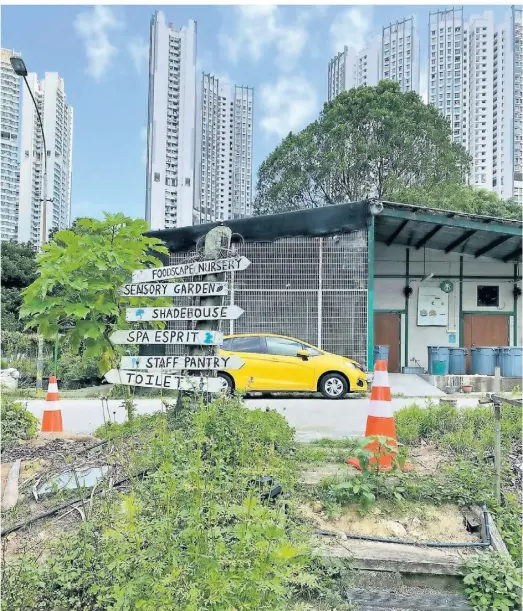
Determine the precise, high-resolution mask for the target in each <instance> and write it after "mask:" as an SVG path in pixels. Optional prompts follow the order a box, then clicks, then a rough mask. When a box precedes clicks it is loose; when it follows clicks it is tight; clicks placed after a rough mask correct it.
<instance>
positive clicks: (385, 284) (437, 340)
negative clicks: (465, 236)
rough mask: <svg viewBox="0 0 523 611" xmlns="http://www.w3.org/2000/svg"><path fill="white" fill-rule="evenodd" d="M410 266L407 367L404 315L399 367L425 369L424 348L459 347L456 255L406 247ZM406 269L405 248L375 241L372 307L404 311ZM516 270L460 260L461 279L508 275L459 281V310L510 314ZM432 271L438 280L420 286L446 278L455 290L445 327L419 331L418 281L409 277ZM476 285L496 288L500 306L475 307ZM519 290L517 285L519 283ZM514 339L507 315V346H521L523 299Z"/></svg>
mask: <svg viewBox="0 0 523 611" xmlns="http://www.w3.org/2000/svg"><path fill="white" fill-rule="evenodd" d="M409 255H410V262H409V274H410V276H411V280H410V286H411V287H412V289H413V293H412V295H411V297H410V299H409V304H408V309H409V313H408V319H409V320H408V340H409V345H408V357H409V361H410V362H409V363H405V344H404V341H405V339H404V335H405V329H404V326H405V317H404V316H403V315H402V332H401V335H402V338H401V352H402V354H401V365H402V366H405V365H410V366H412V365H414V364H415V363H414V361H412V359H416V361H417V362H418V363H419V364H420V365H421V366H422V367H425V368H426V367H427V364H428V363H427V361H428V357H427V346H449V347H459V346H460V343H461V338H460V336H459V330H460V329H459V327H460V325H459V278H452V277H451V276H459V267H460V265H459V254H458V253H449V254H448V255H447V254H445V253H444V252H442V251H438V250H432V249H428V248H427V249H420V250H415V249H414V248H410V249H409ZM405 271H406V247H405V246H398V245H392V246H386V245H385V244H382V243H376V246H375V280H374V309H375V310H388V311H390V310H397V311H404V310H405V296H404V294H403V288H404V287H405V284H406V282H405ZM513 272H514V265H513V263H503V262H501V261H497V260H494V259H489V258H487V257H480V258H478V259H475V258H474V257H472V256H469V255H464V256H463V275H464V276H508V277H509V278H507V279H504V280H498V281H496V280H481V279H479V280H476V279H464V280H463V303H462V310H463V311H465V312H467V311H469V312H482V311H490V312H492V311H497V312H500V313H503V312H505V313H509V312H512V311H513V309H514V298H513V293H512V290H513V287H514V283H513V280H512V276H513ZM430 273H434V275H435V276H439V277H438V278H434V279H432V280H427V281H425V282H423V286H439V285H440V283H441V282H442V280H444V279H445V278H448V277H450V280H451V282H452V283H453V284H454V290H453V291H452V293H450V294H449V300H448V325H447V327H418V325H417V316H418V289H419V286H420V282H421V278H420V277H418V278H412V276H426V275H428V274H430ZM393 275H396V276H399V275H401V276H402V277H398V278H392V277H385V278H380V277H376V276H393ZM478 285H497V286H499V307H497V308H488V307H478V306H477V305H476V303H477V302H476V299H477V286H478ZM519 285H520V286H521V283H519ZM518 310H519V311H518V338H517V341H516V342H515V341H514V338H513V317H512V316H511V317H510V322H511V325H510V327H511V336H510V339H511V343H512V344H515V345H519V346H520V345H521V344H522V324H521V323H522V312H521V300H520V301H519V302H518ZM451 333H453V334H454V333H455V336H456V342H455V343H450V341H449V336H450V334H451Z"/></svg>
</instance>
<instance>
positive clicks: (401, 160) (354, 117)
mask: <svg viewBox="0 0 523 611" xmlns="http://www.w3.org/2000/svg"><path fill="white" fill-rule="evenodd" d="M469 165H470V157H469V156H468V154H467V153H466V151H465V149H464V148H463V147H462V146H461V145H458V144H455V143H452V142H451V128H450V124H449V122H448V120H447V119H446V118H445V117H443V116H442V115H441V114H440V113H439V112H438V110H437V109H436V108H435V107H434V106H430V105H426V104H424V103H423V101H422V99H421V98H420V96H419V95H418V94H417V93H415V92H413V91H409V92H405V93H402V92H401V91H400V87H399V85H398V84H397V83H394V82H392V81H381V82H380V83H379V84H378V85H377V86H376V87H358V88H355V89H351V90H349V91H344V92H343V93H341V94H340V95H338V96H337V97H336V98H335V99H334V100H332V101H331V102H329V103H327V104H325V106H324V108H323V111H322V112H321V114H320V117H319V118H318V120H317V121H315V122H314V123H311V124H310V125H309V126H308V127H306V128H305V129H304V130H303V131H302V132H300V133H299V134H293V133H290V134H289V135H288V136H287V137H286V138H285V139H284V140H283V141H282V143H281V144H280V145H279V146H278V147H277V148H276V149H275V150H274V151H273V152H272V153H271V154H270V155H269V156H268V157H267V159H266V160H265V161H264V162H263V163H262V165H261V166H260V169H259V171H258V182H257V194H256V199H255V203H254V208H255V212H256V213H257V214H270V213H274V212H285V211H290V210H298V209H304V208H316V207H319V206H324V205H325V204H338V203H343V202H347V201H357V200H362V199H365V198H368V197H377V198H379V199H385V200H386V199H391V196H392V194H393V193H395V192H396V193H397V192H400V191H401V190H403V189H408V188H421V187H423V188H429V189H430V188H432V187H434V186H435V185H438V184H440V183H446V184H454V185H459V184H460V183H461V182H462V180H463V177H464V176H465V175H466V173H467V171H468V168H469Z"/></svg>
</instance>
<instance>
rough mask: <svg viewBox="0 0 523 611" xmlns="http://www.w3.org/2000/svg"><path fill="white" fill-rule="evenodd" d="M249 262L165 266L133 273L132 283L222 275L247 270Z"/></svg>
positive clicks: (218, 261) (219, 260)
mask: <svg viewBox="0 0 523 611" xmlns="http://www.w3.org/2000/svg"><path fill="white" fill-rule="evenodd" d="M250 264H251V262H250V261H249V259H247V258H246V257H237V258H234V259H216V260H215V261H193V262H192V263H181V264H179V265H166V266H165V267H152V268H150V269H139V270H137V271H135V272H133V277H132V282H133V284H136V283H138V282H154V281H158V280H172V279H174V278H187V277H190V276H203V275H205V274H223V273H225V272H239V271H241V270H244V269H247V268H248V267H249V265H250Z"/></svg>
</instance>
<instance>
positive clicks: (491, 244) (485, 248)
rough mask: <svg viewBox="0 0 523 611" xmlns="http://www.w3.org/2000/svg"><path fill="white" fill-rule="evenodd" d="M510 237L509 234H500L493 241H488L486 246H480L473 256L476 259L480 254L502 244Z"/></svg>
mask: <svg viewBox="0 0 523 611" xmlns="http://www.w3.org/2000/svg"><path fill="white" fill-rule="evenodd" d="M511 238H512V236H511V235H502V236H501V237H500V238H498V239H497V240H494V241H493V242H489V243H488V244H487V245H486V246H483V248H480V249H479V250H478V251H477V252H476V253H475V254H474V257H475V258H476V259H477V258H478V257H481V256H482V255H484V254H485V253H487V252H488V251H489V250H492V249H493V248H496V246H500V245H501V244H504V243H505V242H506V241H507V240H510V239H511Z"/></svg>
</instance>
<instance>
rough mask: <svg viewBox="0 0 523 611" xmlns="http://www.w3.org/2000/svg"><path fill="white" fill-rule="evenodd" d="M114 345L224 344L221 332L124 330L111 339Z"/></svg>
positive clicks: (114, 334) (113, 335)
mask: <svg viewBox="0 0 523 611" xmlns="http://www.w3.org/2000/svg"><path fill="white" fill-rule="evenodd" d="M109 339H110V341H111V342H112V343H113V344H117V345H118V344H120V345H123V344H134V345H143V344H185V345H189V346H218V345H220V344H221V343H222V342H223V333H221V332H220V331H175V330H173V329H122V330H120V331H115V332H114V333H113V334H112V335H111V337H110V338H109Z"/></svg>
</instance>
